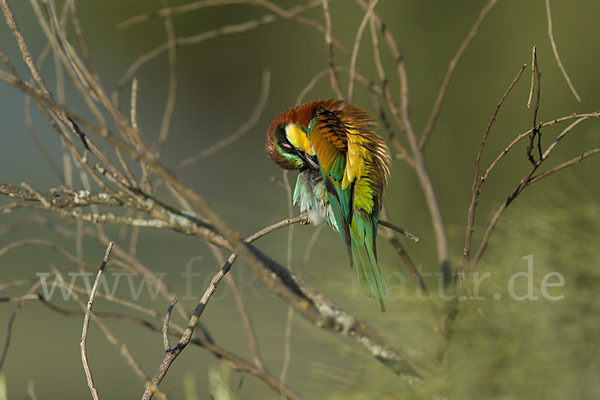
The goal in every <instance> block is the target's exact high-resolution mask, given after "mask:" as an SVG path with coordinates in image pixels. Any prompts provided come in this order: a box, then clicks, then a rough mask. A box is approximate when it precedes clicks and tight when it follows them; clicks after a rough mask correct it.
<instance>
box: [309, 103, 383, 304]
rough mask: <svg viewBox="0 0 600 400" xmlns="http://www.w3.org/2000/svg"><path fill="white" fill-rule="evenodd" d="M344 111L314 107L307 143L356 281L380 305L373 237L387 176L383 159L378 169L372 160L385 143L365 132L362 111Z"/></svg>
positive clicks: (349, 108)
mask: <svg viewBox="0 0 600 400" xmlns="http://www.w3.org/2000/svg"><path fill="white" fill-rule="evenodd" d="M344 107H345V109H341V110H340V111H339V112H335V111H330V110H327V109H325V108H322V107H319V108H317V109H316V111H315V113H314V116H313V119H312V120H311V123H310V126H309V134H310V142H311V145H312V149H313V150H314V153H315V154H316V156H317V158H318V161H319V166H320V169H321V175H322V176H323V182H324V183H325V187H326V188H327V195H328V199H329V202H330V204H331V209H332V212H333V215H334V218H335V220H336V224H337V227H338V229H339V230H340V234H341V235H342V238H343V240H344V244H345V245H346V250H347V251H348V255H349V258H350V262H351V265H353V264H357V265H358V268H357V271H358V273H359V276H360V278H361V280H363V279H364V280H366V281H367V282H368V288H369V289H370V292H371V293H372V294H373V295H374V296H375V297H376V298H377V299H378V300H380V302H381V304H382V306H383V303H382V298H383V294H384V293H385V284H384V282H383V278H382V277H381V274H380V272H379V267H378V266H377V256H376V248H375V237H376V235H377V218H378V214H379V208H380V196H381V193H382V191H383V185H384V183H385V180H386V179H387V173H389V167H388V164H387V163H386V162H388V161H387V159H385V160H384V161H385V162H383V164H382V165H379V164H380V163H379V161H381V160H379V159H378V158H377V157H378V154H379V153H378V151H380V150H381V149H380V148H379V147H378V146H383V147H382V148H383V149H384V150H385V145H383V144H382V143H383V142H382V141H381V138H380V137H379V136H377V135H375V134H374V133H373V132H372V131H370V130H369V129H368V128H371V127H372V126H373V123H372V121H371V120H370V118H369V117H368V114H366V112H364V111H362V110H358V109H355V108H352V107H351V106H344ZM353 112H354V113H355V114H353ZM365 115H366V117H365ZM357 116H358V117H361V118H362V119H361V118H357ZM366 123H369V124H366ZM367 125H368V126H367ZM385 151H387V150H385ZM384 156H387V153H385V154H384ZM381 169H383V170H382V171H378V170H381Z"/></svg>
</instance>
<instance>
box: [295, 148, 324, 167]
mask: <svg viewBox="0 0 600 400" xmlns="http://www.w3.org/2000/svg"><path fill="white" fill-rule="evenodd" d="M298 156H300V158H301V159H302V161H304V164H306V165H307V166H309V167H310V168H313V169H319V164H317V160H315V158H314V157H313V156H311V155H310V154H306V153H305V152H303V151H299V152H298Z"/></svg>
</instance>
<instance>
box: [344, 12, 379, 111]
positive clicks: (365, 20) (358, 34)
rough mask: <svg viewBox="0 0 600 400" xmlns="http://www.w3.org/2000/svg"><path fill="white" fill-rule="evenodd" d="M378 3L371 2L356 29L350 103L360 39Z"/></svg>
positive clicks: (349, 82)
mask: <svg viewBox="0 0 600 400" xmlns="http://www.w3.org/2000/svg"><path fill="white" fill-rule="evenodd" d="M377 3H379V0H371V3H370V4H369V8H368V9H367V11H365V15H364V16H363V19H362V21H360V25H359V26H358V30H357V31H356V39H354V47H353V48H352V56H351V57H350V78H349V80H348V103H352V94H353V93H352V92H353V90H354V79H355V75H356V60H357V58H358V48H359V46H360V41H361V39H362V35H363V31H364V30H365V27H366V26H367V23H368V22H369V20H370V18H371V14H373V10H374V9H375V7H377Z"/></svg>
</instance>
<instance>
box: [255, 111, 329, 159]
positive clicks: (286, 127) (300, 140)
mask: <svg viewBox="0 0 600 400" xmlns="http://www.w3.org/2000/svg"><path fill="white" fill-rule="evenodd" d="M339 104H341V101H334V100H317V101H313V102H310V103H305V104H302V105H301V106H298V107H296V108H290V109H289V110H286V111H284V112H282V113H281V114H280V115H279V116H277V118H275V120H274V121H273V123H272V124H271V126H270V127H269V130H268V131H267V141H266V143H265V151H266V152H267V154H268V155H269V157H271V159H272V160H273V161H275V162H276V163H277V164H279V166H280V167H282V168H285V169H303V168H318V167H319V166H318V164H317V160H316V158H315V155H314V151H313V150H312V147H311V144H310V139H309V133H308V125H309V123H310V120H311V119H312V117H313V114H314V112H315V110H316V109H317V108H318V107H326V108H328V107H334V106H336V107H337V106H339Z"/></svg>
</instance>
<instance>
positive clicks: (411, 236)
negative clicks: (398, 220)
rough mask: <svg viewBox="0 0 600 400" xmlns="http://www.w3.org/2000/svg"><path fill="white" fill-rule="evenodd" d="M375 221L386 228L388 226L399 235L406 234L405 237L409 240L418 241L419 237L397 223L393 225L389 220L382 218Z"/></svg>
mask: <svg viewBox="0 0 600 400" xmlns="http://www.w3.org/2000/svg"><path fill="white" fill-rule="evenodd" d="M377 223H378V224H379V225H381V226H385V227H386V228H389V229H391V230H393V231H396V232H398V233H399V234H401V235H404V236H406V237H407V238H409V239H410V240H412V241H413V242H418V241H419V240H420V239H419V237H418V236H416V235H413V234H412V233H410V232H408V231H407V230H405V229H403V228H400V227H399V226H398V225H394V224H392V223H391V222H388V221H384V220H382V219H380V220H379V221H377Z"/></svg>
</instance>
